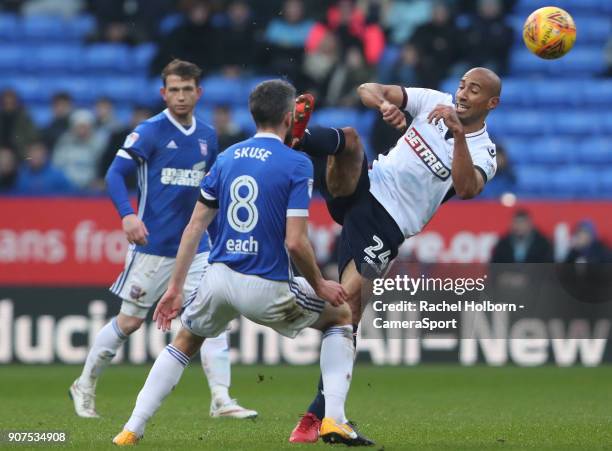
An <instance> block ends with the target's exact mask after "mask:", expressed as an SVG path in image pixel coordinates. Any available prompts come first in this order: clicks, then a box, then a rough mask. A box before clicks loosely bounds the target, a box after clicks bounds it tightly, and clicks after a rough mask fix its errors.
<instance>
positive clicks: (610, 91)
mask: <svg viewBox="0 0 612 451" xmlns="http://www.w3.org/2000/svg"><path fill="white" fill-rule="evenodd" d="M581 91H582V92H581V95H582V97H583V101H584V102H585V103H586V104H588V105H593V106H601V107H604V108H605V109H609V108H610V105H612V80H603V79H602V80H587V81H586V82H585V83H583V86H582V89H581Z"/></svg>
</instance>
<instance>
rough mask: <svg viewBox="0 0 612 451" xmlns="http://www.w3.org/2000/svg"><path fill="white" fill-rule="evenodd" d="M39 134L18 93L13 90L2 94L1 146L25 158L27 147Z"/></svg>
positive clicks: (0, 100)
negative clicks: (13, 150)
mask: <svg viewBox="0 0 612 451" xmlns="http://www.w3.org/2000/svg"><path fill="white" fill-rule="evenodd" d="M37 133H38V132H37V130H36V127H35V126H34V123H33V122H32V119H30V115H29V114H28V112H27V111H26V109H25V108H24V107H23V106H22V105H21V103H20V102H19V99H18V97H17V93H16V92H15V91H13V90H12V89H7V90H5V91H3V92H2V93H0V146H6V147H10V148H11V149H15V150H16V151H17V153H18V154H19V155H21V156H23V155H24V152H25V148H26V146H27V145H28V144H30V143H31V142H32V141H34V140H35V139H36V138H37Z"/></svg>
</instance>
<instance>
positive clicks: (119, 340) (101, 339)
mask: <svg viewBox="0 0 612 451" xmlns="http://www.w3.org/2000/svg"><path fill="white" fill-rule="evenodd" d="M127 338H128V336H127V335H125V334H124V333H123V332H122V331H121V329H119V326H118V325H117V318H116V317H115V318H113V319H112V320H111V321H110V322H109V323H108V324H106V326H104V327H103V328H102V329H100V332H98V335H96V338H95V340H94V342H93V345H92V347H91V349H90V350H89V353H88V354H87V359H86V360H85V366H84V367H83V372H82V373H81V376H80V377H79V387H81V388H83V389H85V390H95V388H96V382H97V381H98V377H100V374H102V371H104V369H105V368H106V367H107V366H108V365H109V363H110V361H111V360H112V359H113V357H115V354H117V350H118V349H119V348H120V347H121V345H123V343H124V342H125V340H127Z"/></svg>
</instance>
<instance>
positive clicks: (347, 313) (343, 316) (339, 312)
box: [334, 303, 353, 326]
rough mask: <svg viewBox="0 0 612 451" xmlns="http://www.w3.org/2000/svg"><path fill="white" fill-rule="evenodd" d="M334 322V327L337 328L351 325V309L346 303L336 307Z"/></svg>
mask: <svg viewBox="0 0 612 451" xmlns="http://www.w3.org/2000/svg"><path fill="white" fill-rule="evenodd" d="M334 320H335V321H334V322H335V325H337V326H346V325H349V324H353V322H352V314H351V307H350V306H349V305H348V304H346V303H345V304H342V305H340V306H339V307H337V308H336V315H335V318H334Z"/></svg>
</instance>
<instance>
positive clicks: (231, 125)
mask: <svg viewBox="0 0 612 451" xmlns="http://www.w3.org/2000/svg"><path fill="white" fill-rule="evenodd" d="M213 125H214V127H215V131H216V132H217V140H218V142H219V151H220V152H223V151H224V150H225V149H227V148H228V147H229V146H231V145H232V144H236V143H237V142H240V141H244V140H245V139H247V138H248V136H247V134H246V133H245V132H244V131H243V130H241V129H240V127H239V126H238V125H237V124H236V123H235V122H234V121H233V120H232V115H231V111H230V109H229V107H228V106H227V105H217V106H216V107H215V110H214V112H213Z"/></svg>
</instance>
